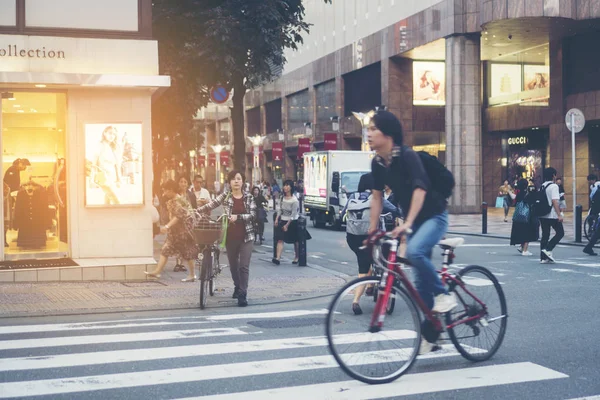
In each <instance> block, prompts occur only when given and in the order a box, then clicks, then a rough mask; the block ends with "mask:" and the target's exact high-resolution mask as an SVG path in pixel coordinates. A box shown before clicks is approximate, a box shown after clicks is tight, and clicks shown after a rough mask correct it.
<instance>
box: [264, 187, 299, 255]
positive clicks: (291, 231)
mask: <svg viewBox="0 0 600 400" xmlns="http://www.w3.org/2000/svg"><path fill="white" fill-rule="evenodd" d="M299 216H300V204H299V203H298V199H297V198H296V196H294V182H292V181H291V180H286V181H285V182H283V197H282V198H281V200H280V201H279V210H278V211H277V218H276V219H275V241H276V242H277V257H275V258H273V260H271V261H272V262H273V264H275V265H279V264H280V263H281V261H280V260H281V254H282V253H283V243H284V242H285V243H289V244H292V243H293V244H294V253H295V254H294V260H293V261H292V264H298V217H299Z"/></svg>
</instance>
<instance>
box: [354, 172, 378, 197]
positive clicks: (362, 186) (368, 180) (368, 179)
mask: <svg viewBox="0 0 600 400" xmlns="http://www.w3.org/2000/svg"><path fill="white" fill-rule="evenodd" d="M374 187H375V179H374V178H373V174H372V173H370V172H369V173H368V174H364V175H363V176H361V177H360V180H359V181H358V191H359V192H360V193H362V192H366V191H367V190H373V188H374Z"/></svg>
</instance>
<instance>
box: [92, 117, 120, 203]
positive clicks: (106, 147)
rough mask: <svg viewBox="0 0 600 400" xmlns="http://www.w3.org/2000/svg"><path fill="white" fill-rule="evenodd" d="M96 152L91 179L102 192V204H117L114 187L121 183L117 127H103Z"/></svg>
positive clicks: (117, 199)
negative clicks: (103, 198)
mask: <svg viewBox="0 0 600 400" xmlns="http://www.w3.org/2000/svg"><path fill="white" fill-rule="evenodd" d="M98 147H99V148H98V153H97V155H96V159H95V160H94V164H93V166H92V170H91V174H90V175H91V181H92V182H94V183H95V184H96V185H98V186H99V187H100V188H101V189H102V191H103V192H104V197H105V200H104V204H106V205H109V204H119V203H120V202H119V198H118V197H117V195H116V194H115V188H116V187H118V186H119V185H120V184H121V155H120V154H119V146H118V143H117V129H116V128H115V127H113V126H111V125H109V126H107V127H106V128H104V130H103V131H102V138H101V139H100V144H99V146H98Z"/></svg>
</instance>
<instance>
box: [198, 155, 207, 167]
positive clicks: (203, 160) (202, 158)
mask: <svg viewBox="0 0 600 400" xmlns="http://www.w3.org/2000/svg"><path fill="white" fill-rule="evenodd" d="M205 165H206V156H198V167H204V166H205Z"/></svg>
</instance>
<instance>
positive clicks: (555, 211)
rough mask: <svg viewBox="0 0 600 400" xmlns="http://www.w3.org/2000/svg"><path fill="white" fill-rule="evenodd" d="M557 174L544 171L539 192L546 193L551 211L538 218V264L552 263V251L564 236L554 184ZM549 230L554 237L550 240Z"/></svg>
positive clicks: (548, 169)
mask: <svg viewBox="0 0 600 400" xmlns="http://www.w3.org/2000/svg"><path fill="white" fill-rule="evenodd" d="M556 176H557V172H556V170H555V169H554V168H552V167H550V168H546V169H544V181H545V182H544V184H543V185H542V187H541V188H540V190H545V191H546V197H547V198H548V204H550V205H551V207H552V209H551V210H550V212H549V213H548V214H547V215H544V216H543V217H540V225H541V226H542V240H541V242H540V262H541V263H542V264H547V263H553V262H554V256H553V254H552V250H554V248H555V247H556V245H557V244H558V243H559V242H560V240H561V239H562V238H563V236H565V230H564V229H563V224H562V223H563V217H562V215H561V213H560V207H559V201H560V193H559V190H558V185H557V184H556ZM550 228H552V229H554V232H555V234H554V237H553V238H552V239H551V240H549V239H550Z"/></svg>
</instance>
